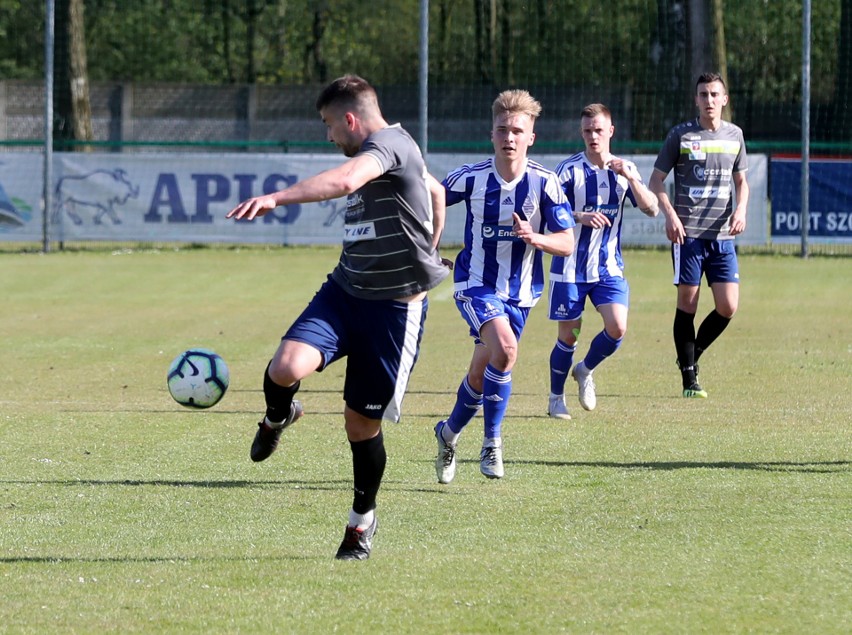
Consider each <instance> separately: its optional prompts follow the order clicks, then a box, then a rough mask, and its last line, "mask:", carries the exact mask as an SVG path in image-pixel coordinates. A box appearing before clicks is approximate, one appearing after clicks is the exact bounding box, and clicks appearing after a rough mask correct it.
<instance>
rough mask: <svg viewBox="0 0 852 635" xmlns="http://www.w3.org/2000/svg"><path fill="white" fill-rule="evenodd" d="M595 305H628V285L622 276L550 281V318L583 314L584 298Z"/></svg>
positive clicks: (574, 317) (570, 318) (557, 318)
mask: <svg viewBox="0 0 852 635" xmlns="http://www.w3.org/2000/svg"><path fill="white" fill-rule="evenodd" d="M587 297H588V298H589V299H590V300H591V301H592V304H593V305H595V307H599V306H601V305H602V304H623V305H624V306H629V305H630V287H629V286H628V285H627V280H625V279H624V278H616V277H614V276H613V277H610V278H604V279H603V280H600V281H598V282H551V283H550V298H549V300H550V315H549V317H550V319H551V320H557V321H559V322H564V321H567V320H578V319H580V316H582V315H583V309H584V308H585V306H586V298H587Z"/></svg>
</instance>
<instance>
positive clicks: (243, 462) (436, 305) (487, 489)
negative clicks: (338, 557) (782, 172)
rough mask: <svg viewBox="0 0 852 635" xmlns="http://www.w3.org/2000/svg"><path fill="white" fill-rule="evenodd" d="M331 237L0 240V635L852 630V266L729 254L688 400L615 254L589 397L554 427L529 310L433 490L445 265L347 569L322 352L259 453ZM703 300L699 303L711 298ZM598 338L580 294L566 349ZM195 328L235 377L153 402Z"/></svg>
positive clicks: (337, 411) (329, 254)
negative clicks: (276, 445)
mask: <svg viewBox="0 0 852 635" xmlns="http://www.w3.org/2000/svg"><path fill="white" fill-rule="evenodd" d="M337 254H338V250H337V249H334V248H289V249H262V248H243V249H236V248H228V249H225V248H217V249H184V250H159V251H157V250H147V251H145V250H143V251H133V250H117V251H114V252H109V251H81V252H64V253H53V254H47V255H44V254H21V253H2V254H0V632H4V633H6V632H8V633H28V632H32V633H44V632H61V633H95V632H97V633H101V632H120V633H150V632H181V633H210V632H222V633H236V632H245V633H248V632H282V633H329V632H337V631H340V632H357V633H361V632H376V633H558V632H567V633H745V632H755V633H849V632H850V631H852V456H850V455H852V432H850V431H851V430H852V428H850V422H852V394H850V393H852V379H851V378H852V318H850V313H852V311H851V310H852V294H850V291H849V283H850V274H851V273H852V260H849V259H828V258H825V259H819V258H817V259H811V260H800V259H797V258H792V257H780V258H779V257H771V256H757V255H752V256H748V255H746V256H741V259H740V267H741V274H742V284H741V287H742V290H741V303H740V312H739V314H738V315H737V316H736V318H735V319H734V321H733V322H732V324H731V326H730V327H729V329H728V330H727V331H726V332H725V333H724V335H723V336H722V337H721V339H720V340H718V341H717V342H716V344H714V346H713V347H712V348H711V349H710V350H709V352H708V353H707V354H706V355H705V357H704V358H702V377H701V378H702V384H703V385H704V387H705V388H706V389H707V390H708V392H709V393H710V398H709V399H707V400H685V399H683V398H681V397H680V396H679V393H680V377H679V373H678V372H677V370H676V367H675V363H674V357H675V356H674V347H673V344H672V339H671V324H672V317H673V313H674V299H675V297H674V296H675V292H674V288H673V287H672V285H671V266H670V262H669V256H668V254H667V253H666V252H662V251H631V252H628V253H627V254H626V261H627V264H628V269H627V274H628V279H629V280H630V283H631V313H630V328H629V331H628V334H627V337H626V339H625V342H624V344H623V346H622V347H621V349H620V350H619V351H618V353H617V354H616V355H615V356H614V357H612V358H611V359H610V360H608V361H607V362H605V364H604V365H602V366H601V367H600V368H599V370H598V371H597V372H596V375H595V377H596V380H597V384H598V408H597V409H596V410H595V411H594V412H591V413H589V412H585V411H583V410H582V409H580V407H579V405H578V403H577V397H576V394H575V392H574V390H575V384H574V383H573V382H570V381H569V386H568V390H569V393H568V404H569V407H570V408H571V410H572V413H573V414H574V419H573V420H572V421H569V422H560V421H556V420H551V419H549V418H547V417H546V415H545V410H546V402H547V399H546V398H547V392H548V357H549V353H550V349H551V347H552V345H553V341H554V337H555V325H553V324H552V323H549V322H548V320H547V319H546V301H542V303H541V304H540V305H539V306H538V307H537V308H536V309H534V310H533V312H532V315H531V319H530V322H529V323H528V327H527V330H526V332H525V334H524V338H523V340H522V342H521V350H520V358H519V361H518V364H517V365H516V367H515V370H514V372H513V378H514V390H515V394H514V396H513V398H512V402H511V405H510V409H509V414H508V418H507V420H506V421H505V424H504V443H505V449H504V458H505V463H506V477H505V478H504V479H502V480H500V481H489V480H486V479H485V478H483V477H482V476H481V475H480V474H479V469H478V450H479V446H480V441H481V423H480V420H474V422H473V423H472V425H471V426H470V427H469V429H468V430H466V431H465V433H464V435H463V436H462V439H461V441H460V444H459V451H458V456H459V468H458V473H457V476H456V480H455V482H453V483H452V484H451V485H449V486H441V485H438V484H437V482H436V480H435V474H434V467H433V461H434V456H435V449H436V446H435V441H434V438H433V435H432V426H433V425H434V423H435V421H437V420H438V419H439V418H443V417H445V416H446V415H447V414H448V412H449V410H450V409H451V407H452V404H453V400H454V397H455V391H456V388H457V386H458V383H459V381H460V380H461V377H462V376H463V374H464V373H465V372H466V368H467V364H468V361H469V356H470V352H471V347H472V344H471V341H470V339H469V338H468V336H467V327H466V326H465V325H464V323H463V321H462V319H461V318H460V317H459V315H458V313H457V311H456V309H455V306H454V304H453V302H452V299H451V285H450V283H449V282H446V283H444V284H443V285H442V286H441V287H439V288H438V289H437V290H435V291H434V292H433V293H432V294H431V300H430V308H429V317H428V320H427V326H426V334H425V337H424V342H423V347H422V353H421V358H420V361H419V362H418V365H417V367H416V368H415V372H414V374H413V376H412V378H411V383H410V386H409V393H408V396H407V397H406V401H405V404H404V417H403V421H402V422H401V423H400V424H399V425H390V424H388V425H386V426H385V439H386V445H387V449H388V454H389V462H388V467H387V471H386V474H385V481H384V485H383V488H382V490H381V492H380V494H379V508H378V510H377V511H378V514H379V520H380V527H379V533H378V535H377V537H376V540H375V544H374V551H373V556H372V558H371V559H370V560H369V561H367V562H360V563H353V562H337V561H335V560H334V558H333V556H334V552H335V550H336V548H337V545H338V543H339V541H340V539H341V538H342V535H343V526H344V524H345V522H346V514H347V511H348V509H349V506H350V504H351V469H352V468H351V461H350V452H349V446H348V444H347V443H346V440H345V434H344V432H343V426H342V416H341V412H342V407H343V404H342V400H341V387H342V376H343V370H344V366H343V364H342V363H338V364H336V365H334V366H332V367H330V368H329V369H327V370H326V371H325V372H323V373H321V374H315V375H313V376H312V377H311V378H309V379H308V380H306V381H304V382H303V389H302V391H301V393H300V395H301V397H302V399H303V401H304V403H305V407H306V410H307V413H308V414H307V416H306V417H305V418H304V419H302V420H301V421H299V423H298V425H296V426H294V427H293V428H292V429H291V430H288V431H287V433H285V435H284V437H283V441H282V446H281V447H280V449H279V451H278V452H277V453H276V454H275V455H274V456H273V457H272V458H271V459H269V460H268V461H266V462H264V463H261V464H253V463H251V462H250V461H249V458H248V448H249V444H250V442H251V439H252V437H253V435H254V431H255V426H256V421H257V420H258V418H259V416H260V413H261V412H262V410H263V395H262V392H261V390H260V387H261V378H262V373H263V369H264V367H265V364H266V361H267V360H268V358H269V356H270V355H271V354H272V352H273V351H274V348H275V346H276V345H277V341H278V338H279V337H280V335H281V334H282V333H283V331H284V330H285V328H286V327H287V326H288V325H289V323H290V322H291V321H292V320H293V319H294V318H295V317H296V316H297V315H298V313H299V312H300V311H301V309H302V308H303V307H304V305H305V304H306V303H307V301H308V300H309V299H310V297H311V296H312V294H313V292H314V291H315V289H316V288H317V287H318V286H319V284H320V283H321V282H322V280H323V279H324V277H325V275H326V274H327V272H328V271H330V270H331V268H332V267H333V266H334V264H335V263H336V260H337ZM709 300H710V296H709V293H707V292H706V291H705V294H704V297H703V299H702V303H701V306H700V308H699V318H700V317H703V315H704V314H706V312H708V311H709V310H710V308H711V305H710V302H709ZM598 330H600V321H599V319H598V318H597V316H596V314H595V313H594V312H587V322H586V328H585V331H584V333H583V335H582V336H581V343H580V351H581V353H582V352H585V350H586V348H587V347H588V342H589V340H590V339H591V337H592V336H593V335H594V334H595V333H596V332H598ZM190 346H208V347H211V348H213V349H215V350H216V351H217V352H219V353H220V354H221V355H222V356H223V357H224V358H225V359H226V360H227V362H228V364H229V367H230V371H231V387H230V390H229V392H228V394H227V395H226V396H225V398H224V400H223V401H222V402H221V403H220V404H219V405H218V406H216V407H215V408H213V409H211V410H208V411H191V410H186V409H182V408H181V407H180V406H178V405H177V404H175V403H174V402H173V401H172V400H171V398H170V397H169V395H168V392H167V390H166V386H165V374H166V370H167V367H168V364H169V362H170V361H171V360H172V358H173V357H174V356H175V355H177V354H178V353H179V352H180V351H181V350H183V349H185V348H188V347H190Z"/></svg>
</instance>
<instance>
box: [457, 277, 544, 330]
mask: <svg viewBox="0 0 852 635" xmlns="http://www.w3.org/2000/svg"><path fill="white" fill-rule="evenodd" d="M453 297H454V298H455V300H456V306H457V307H458V310H459V313H461V315H462V317H463V318H464V321H465V322H467V324H468V326H470V335H471V337H473V338H474V339H475V340H476V343H477V344H481V343H482V342H481V340H480V339H479V332H480V331H481V330H482V325H483V324H485V323H486V322H490V321H491V320H493V319H494V318H499V317H505V318H506V319H508V320H509V325H510V326H511V327H512V332H513V333H514V334H515V337H516V338H517V339H518V340H520V339H521V333H523V331H524V325H525V324H526V323H527V316H529V314H530V308H529V307H520V306H516V305H514V304H511V303H510V302H506V301H505V300H501V299H500V298H498V297H497V295H496V294H495V293H494V292H493V291H490V290H488V289H485V288H483V287H477V288H474V289H465V290H464V291H456V293H455V295H454V296H453Z"/></svg>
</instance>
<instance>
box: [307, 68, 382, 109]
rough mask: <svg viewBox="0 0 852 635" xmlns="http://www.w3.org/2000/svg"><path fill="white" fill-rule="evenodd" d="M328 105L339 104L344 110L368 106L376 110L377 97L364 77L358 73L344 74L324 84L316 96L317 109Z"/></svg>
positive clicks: (377, 105) (366, 107) (377, 104)
mask: <svg viewBox="0 0 852 635" xmlns="http://www.w3.org/2000/svg"><path fill="white" fill-rule="evenodd" d="M329 106H340V107H342V108H343V109H344V110H356V111H362V110H364V109H368V108H370V107H375V108H376V109H377V110H378V107H379V99H378V97H377V96H376V89H375V88H373V87H372V86H371V85H370V83H369V82H368V81H367V80H366V79H364V78H363V77H358V75H344V76H343V77H338V78H337V79H335V80H334V81H333V82H331V83H330V84H329V85H328V86H326V87H325V88H324V89H323V91H322V92H321V93H320V95H319V97H317V103H316V108H317V110H323V109H324V108H328V107H329Z"/></svg>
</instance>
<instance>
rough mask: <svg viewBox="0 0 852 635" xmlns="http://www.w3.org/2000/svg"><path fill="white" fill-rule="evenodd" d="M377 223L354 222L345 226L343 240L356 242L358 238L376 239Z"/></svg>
mask: <svg viewBox="0 0 852 635" xmlns="http://www.w3.org/2000/svg"><path fill="white" fill-rule="evenodd" d="M375 238H376V225H375V223H372V222H370V223H354V224H346V225H344V226H343V241H344V242H356V241H358V240H375Z"/></svg>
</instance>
